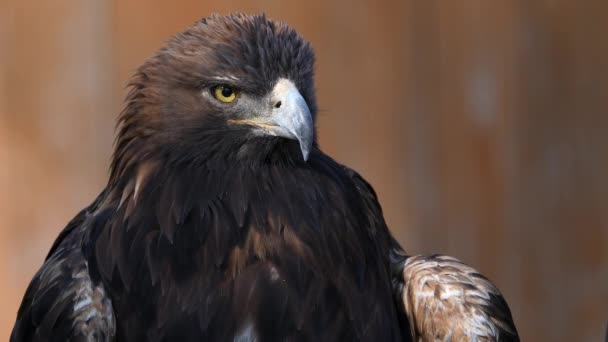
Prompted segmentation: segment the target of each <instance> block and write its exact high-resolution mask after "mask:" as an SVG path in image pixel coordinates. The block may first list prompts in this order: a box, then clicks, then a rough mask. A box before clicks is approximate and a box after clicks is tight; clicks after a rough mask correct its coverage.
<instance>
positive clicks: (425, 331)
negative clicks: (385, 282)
mask: <svg viewBox="0 0 608 342" xmlns="http://www.w3.org/2000/svg"><path fill="white" fill-rule="evenodd" d="M403 278H404V285H403V292H402V299H403V304H404V309H405V312H406V315H407V318H408V321H409V324H410V328H411V332H412V335H413V337H414V340H415V341H519V337H518V335H517V330H516V328H515V325H514V324H513V318H512V317H511V312H510V310H509V307H508V306H507V303H506V302H505V300H504V299H503V297H502V295H501V294H500V291H499V290H498V289H497V288H496V286H494V285H493V284H492V283H491V282H490V281H489V280H488V279H487V278H486V277H484V276H483V275H481V274H480V273H479V272H477V271H476V270H475V269H473V268H472V267H470V266H468V265H465V264H464V263H462V262H461V261H460V260H457V259H455V258H452V257H449V256H442V255H431V256H422V255H416V256H411V257H408V258H407V260H406V261H405V264H404V266H403Z"/></svg>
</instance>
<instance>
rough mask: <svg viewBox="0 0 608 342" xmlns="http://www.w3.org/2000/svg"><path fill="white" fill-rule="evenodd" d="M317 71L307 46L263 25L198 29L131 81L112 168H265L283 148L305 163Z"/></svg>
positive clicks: (260, 21) (238, 21)
mask: <svg viewBox="0 0 608 342" xmlns="http://www.w3.org/2000/svg"><path fill="white" fill-rule="evenodd" d="M313 63H314V53H313V51H312V48H311V47H310V45H309V43H307V42H306V41H304V40H303V38H302V37H301V36H299V35H298V34H297V33H296V32H295V31H294V30H292V29H290V28H289V27H288V26H286V25H284V24H281V23H276V22H273V21H271V20H269V19H267V18H266V17H265V16H245V15H241V14H234V15H230V16H225V17H224V16H221V17H220V16H211V17H208V18H205V19H203V20H201V21H199V22H197V23H196V24H195V25H194V26H192V27H191V28H189V29H187V30H186V31H184V32H182V33H180V34H177V35H176V36H174V37H173V38H171V39H170V40H169V42H168V43H167V45H166V47H164V48H163V49H161V50H160V51H159V52H158V53H156V54H155V55H154V56H152V57H151V58H150V59H148V60H147V61H146V62H145V63H144V64H143V65H142V66H141V67H140V68H139V69H138V71H137V73H136V75H135V76H134V78H133V79H132V81H131V83H130V86H131V87H132V88H131V92H130V93H129V95H128V97H127V106H126V108H125V110H124V111H123V113H122V114H121V117H120V124H121V129H120V131H119V134H118V138H117V146H116V153H115V160H114V167H115V168H118V169H120V168H121V164H124V163H125V161H127V160H132V159H134V158H135V159H137V158H145V155H147V154H153V153H159V152H160V153H162V154H163V155H164V156H166V157H167V159H168V160H176V161H188V162H196V161H197V160H208V159H210V158H223V159H231V160H232V159H247V158H250V159H251V158H253V159H263V158H267V157H268V155H269V154H271V153H272V152H273V151H274V150H276V149H277V147H281V148H283V149H285V150H286V151H288V153H287V155H289V157H290V158H293V159H294V160H300V161H302V160H304V161H305V160H307V158H308V155H309V153H310V151H311V149H312V147H313V144H314V143H315V128H314V115H315V112H316V104H315V97H314V85H313ZM142 150H143V151H148V152H144V153H142ZM135 151H138V152H137V153H138V154H139V155H135V154H136V152H135ZM123 167H124V166H123Z"/></svg>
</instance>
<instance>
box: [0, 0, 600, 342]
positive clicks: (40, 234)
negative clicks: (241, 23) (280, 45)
mask: <svg viewBox="0 0 608 342" xmlns="http://www.w3.org/2000/svg"><path fill="white" fill-rule="evenodd" d="M230 11H245V12H250V13H258V12H266V13H267V14H268V15H269V16H270V17H272V18H275V19H279V20H283V21H286V22H287V23H289V24H290V25H291V26H292V27H294V28H296V29H297V30H298V31H299V32H300V33H301V34H303V35H304V36H305V37H306V38H307V39H308V40H309V41H311V42H312V44H313V46H314V47H315V49H316V53H317V65H316V80H317V91H318V101H319V107H320V109H321V112H320V114H319V121H320V122H319V127H320V132H319V134H320V142H321V145H322V147H323V148H324V149H325V151H326V152H328V153H329V154H331V155H332V156H334V157H335V158H336V159H337V160H339V161H340V162H343V163H345V164H347V165H349V166H351V167H353V168H355V169H356V170H359V171H360V172H361V173H362V174H363V175H364V176H365V177H366V178H367V179H368V180H369V181H370V182H371V184H372V185H373V186H374V187H375V188H376V190H377V192H378V194H379V197H380V200H381V203H382V205H383V207H384V211H385V215H386V219H387V221H388V223H389V225H390V227H391V229H392V230H393V232H394V234H395V235H396V236H397V237H398V239H399V240H400V241H401V242H402V244H403V245H404V247H405V248H406V249H407V250H408V252H410V253H445V254H450V255H453V256H456V257H458V258H461V259H462V260H464V261H465V262H467V263H470V264H472V265H474V266H475V267H477V268H478V269H479V270H480V271H481V272H482V273H484V274H486V275H487V276H489V277H490V279H492V280H493V281H494V282H495V283H496V284H497V285H498V287H499V288H500V289H501V290H502V292H503V294H504V295H505V297H506V298H507V300H508V302H509V303H510V305H511V308H512V311H513V315H514V318H515V322H516V324H517V326H518V328H519V331H520V333H521V336H522V337H523V340H524V341H599V340H602V339H603V334H604V331H605V328H606V322H607V319H608V309H607V307H608V305H607V304H608V178H607V175H608V151H607V149H608V39H606V36H607V35H608V16H607V13H608V2H607V1H605V0H597V1H595V0H587V1H570V0H544V1H543V0H541V1H528V0H519V1H517V0H513V1H484V0H477V1H474V0H463V1H440V0H401V1H372V0H369V1H361V0H356V1H350V0H340V1H326V0H307V1H298V2H289V3H288V2H285V1H279V0H274V1H261V0H258V1H231V0H224V1H213V2H212V1H201V0H196V1H195V0H185V1H172V2H168V1H160V0H158V1H150V0H120V1H119V0H89V1H81V0H58V1H50V0H49V1H47V0H41V1H35V0H25V1H18V0H1V1H0V189H1V190H0V274H1V275H2V276H1V277H2V282H1V283H0V340H7V339H8V336H9V333H10V329H11V327H12V324H13V323H14V319H15V314H16V311H17V308H18V305H19V303H20V301H21V298H22V296H23V293H24V291H25V288H26V286H27V284H28V282H29V281H30V279H31V277H32V276H33V274H34V272H35V271H36V270H37V269H38V268H39V267H40V265H41V263H42V262H43V259H44V257H45V255H46V253H47V251H48V249H49V247H50V246H51V243H52V242H53V240H54V238H55V237H56V236H57V234H58V233H59V231H60V230H61V229H62V228H63V227H64V225H65V224H66V223H67V222H68V220H70V219H71V218H72V216H73V215H75V214H76V212H77V211H78V210H80V209H81V208H83V207H85V206H87V205H88V204H89V203H90V202H91V201H92V200H93V199H94V198H95V196H96V195H97V193H98V192H99V191H100V190H101V189H102V188H103V186H104V184H105V182H106V180H107V169H108V164H109V157H110V154H111V148H112V142H113V136H114V125H115V119H116V116H117V115H118V113H119V112H120V110H121V108H122V106H123V104H122V100H123V97H124V95H125V93H126V90H125V84H126V82H127V80H128V78H129V76H130V74H131V73H132V72H133V70H134V69H135V68H136V67H137V66H138V65H139V64H140V63H142V62H143V60H144V59H145V58H146V57H147V56H150V55H151V54H152V53H153V51H155V50H156V49H158V48H159V47H160V46H161V44H162V43H163V41H164V40H165V39H167V38H168V37H169V36H170V35H171V34H173V33H176V32H178V31H180V30H182V29H184V28H186V27H187V26H189V25H190V24H192V23H193V22H194V21H196V20H197V19H199V18H200V17H203V16H206V15H208V14H210V13H213V12H218V13H227V12H230Z"/></svg>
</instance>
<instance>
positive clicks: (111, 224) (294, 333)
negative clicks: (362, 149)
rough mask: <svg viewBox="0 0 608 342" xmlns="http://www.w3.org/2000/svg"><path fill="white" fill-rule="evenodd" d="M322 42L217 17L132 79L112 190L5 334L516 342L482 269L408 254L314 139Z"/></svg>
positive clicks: (59, 249)
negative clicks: (317, 47)
mask: <svg viewBox="0 0 608 342" xmlns="http://www.w3.org/2000/svg"><path fill="white" fill-rule="evenodd" d="M313 62H314V55H313V50H312V48H311V46H310V45H309V43H307V42H306V41H305V40H303V39H302V37H301V36H300V35H298V34H297V33H296V32H295V31H294V30H292V29H290V28H289V27H287V26H286V25H285V24H282V23H277V22H274V21H271V20H269V19H268V18H266V17H265V16H248V15H242V14H234V15H229V16H211V17H208V18H205V19H202V20H200V21H198V22H197V23H195V24H194V25H193V26H192V27H190V28H188V29H187V30H186V31H184V32H182V33H179V34H177V35H176V36H174V37H173V38H171V39H170V40H169V41H168V43H167V44H166V46H165V47H164V48H162V49H161V50H160V51H158V52H157V53H156V54H155V55H153V56H152V57H151V58H149V59H148V60H147V61H146V62H145V63H144V64H143V65H142V66H141V67H140V68H139V69H138V70H137V72H136V74H135V76H134V77H133V78H132V80H131V82H130V87H131V88H130V89H131V90H130V92H129V94H128V96H127V99H126V107H125V109H124V111H123V112H122V113H121V115H120V119H119V129H118V134H117V140H116V144H115V150H114V154H113V158H112V164H111V171H110V177H109V181H108V184H107V186H106V188H105V189H104V190H103V191H102V192H101V194H100V195H99V196H98V197H97V199H96V200H95V201H94V202H93V203H92V204H91V205H90V206H88V207H87V208H85V209H84V210H82V211H81V212H80V213H79V214H78V215H77V216H76V217H75V218H74V219H72V221H71V222H70V223H69V224H68V225H67V227H66V228H65V229H64V230H63V231H62V232H61V234H60V235H59V237H58V238H57V240H56V241H55V243H54V245H53V246H52V248H51V250H50V252H49V254H48V257H47V259H46V261H45V262H44V264H43V265H42V267H41V268H40V270H39V271H38V273H37V274H36V275H35V276H34V278H33V280H32V282H31V283H30V285H29V287H28V289H27V291H26V293H25V296H24V299H23V302H22V304H21V307H20V309H19V312H18V316H17V321H16V324H15V327H14V329H13V332H12V335H11V341H13V342H18V341H68V340H70V341H201V340H203V341H229V340H232V341H404V340H450V339H452V340H460V339H470V340H504V341H508V340H517V333H516V330H515V327H514V325H513V322H512V318H511V314H510V312H509V309H508V307H507V305H506V303H505V302H504V300H503V299H502V297H501V295H500V293H499V292H498V290H496V288H495V287H494V286H492V284H490V283H489V282H488V281H487V280H486V279H485V278H484V277H483V276H481V275H480V274H478V273H477V272H475V271H474V270H472V269H470V268H469V267H467V266H465V265H463V264H461V263H459V262H458V261H456V260H454V259H451V258H447V257H439V256H431V257H427V258H424V257H420V256H416V257H407V256H406V255H405V254H404V252H403V251H402V249H401V247H400V246H399V245H398V243H397V242H396V241H395V240H394V239H393V237H392V236H391V234H390V232H389V230H388V228H387V226H386V224H385V222H384V219H383V216H382V211H381V208H380V205H379V204H378V200H377V198H376V195H375V193H374V191H373V189H372V188H371V186H370V185H369V184H368V183H367V182H366V181H365V180H364V179H363V178H362V177H361V176H359V175H358V174H357V173H356V172H355V171H353V170H351V169H349V168H347V167H345V166H343V165H340V164H338V163H337V162H336V161H334V160H333V159H332V158H330V157H329V156H327V155H326V154H324V153H323V152H322V151H321V150H320V149H319V146H318V145H317V140H316V135H315V114H316V112H317V106H316V101H315V90H314V84H313Z"/></svg>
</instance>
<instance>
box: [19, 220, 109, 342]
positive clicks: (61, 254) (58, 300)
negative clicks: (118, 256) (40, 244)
mask: <svg viewBox="0 0 608 342" xmlns="http://www.w3.org/2000/svg"><path fill="white" fill-rule="evenodd" d="M85 216H86V213H85V212H84V211H83V212H82V213H80V214H79V215H78V216H77V217H76V218H75V219H74V220H72V222H70V224H69V225H68V227H66V229H65V230H64V231H63V232H62V234H61V235H60V237H59V239H58V240H57V241H56V242H55V244H54V245H53V248H52V249H51V252H50V253H49V256H48V258H47V259H46V261H45V262H44V264H43V265H42V267H41V268H40V270H39V271H38V273H36V275H35V276H34V278H33V279H32V281H31V283H30V285H29V286H28V288H27V290H26V293H25V296H24V298H23V301H22V303H21V307H20V308H19V312H18V314H17V321H16V323H15V326H14V328H13V332H12V334H11V339H10V341H11V342H21V341H108V342H109V341H112V340H113V339H114V336H115V330H116V328H115V326H116V324H115V319H114V315H113V311H112V303H111V301H110V299H109V297H108V296H107V295H106V292H105V289H104V287H103V285H101V284H100V283H97V282H95V281H93V280H92V279H91V276H90V273H89V265H88V264H87V261H86V260H85V258H84V256H83V254H82V249H81V241H82V235H83V234H84V228H85V226H84V225H83V224H84V223H83V222H84V217H85Z"/></svg>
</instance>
